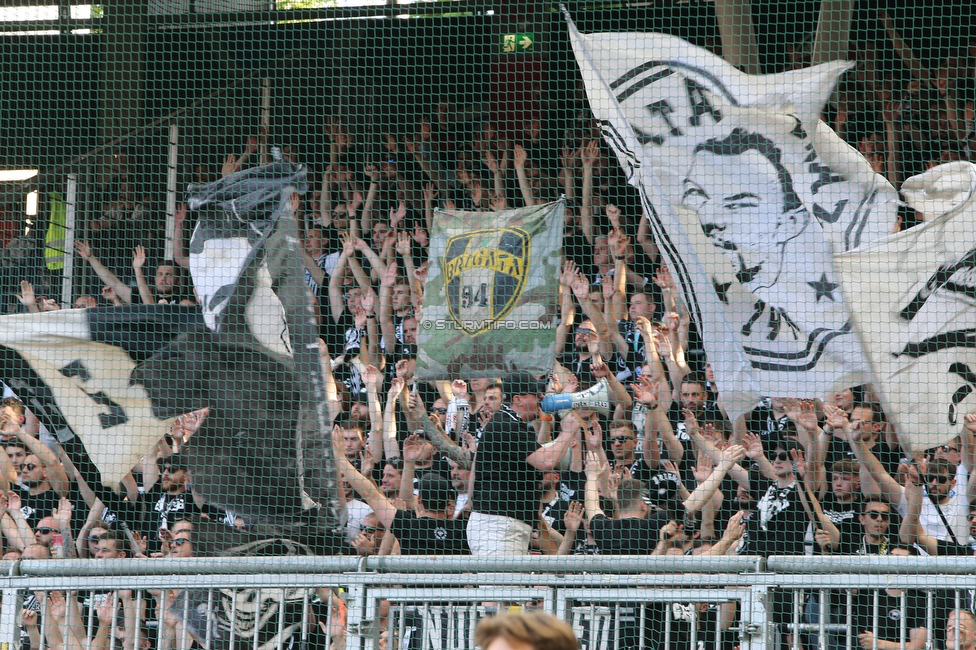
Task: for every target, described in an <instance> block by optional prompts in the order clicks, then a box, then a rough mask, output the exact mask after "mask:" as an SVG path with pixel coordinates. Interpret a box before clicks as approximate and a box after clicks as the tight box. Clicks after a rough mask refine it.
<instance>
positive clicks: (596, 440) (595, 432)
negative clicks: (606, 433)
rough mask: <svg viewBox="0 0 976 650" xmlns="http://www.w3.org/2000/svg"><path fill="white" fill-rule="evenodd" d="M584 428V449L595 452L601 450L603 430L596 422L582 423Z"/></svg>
mask: <svg viewBox="0 0 976 650" xmlns="http://www.w3.org/2000/svg"><path fill="white" fill-rule="evenodd" d="M584 426H585V427H586V448H587V449H590V450H593V451H596V450H597V449H602V448H603V429H602V428H601V427H600V423H599V422H597V421H596V420H593V421H590V422H586V423H584Z"/></svg>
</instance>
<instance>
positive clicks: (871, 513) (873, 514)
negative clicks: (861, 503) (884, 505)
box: [864, 510, 891, 521]
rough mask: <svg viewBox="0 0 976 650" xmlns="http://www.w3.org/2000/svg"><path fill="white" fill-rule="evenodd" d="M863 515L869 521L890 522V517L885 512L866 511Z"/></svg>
mask: <svg viewBox="0 0 976 650" xmlns="http://www.w3.org/2000/svg"><path fill="white" fill-rule="evenodd" d="M864 514H866V515H867V516H868V517H870V518H871V519H874V520H875V521H878V520H879V519H880V520H881V521H890V520H891V515H889V514H888V513H887V512H881V511H879V510H868V511H867V512H865V513H864Z"/></svg>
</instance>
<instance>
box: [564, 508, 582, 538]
mask: <svg viewBox="0 0 976 650" xmlns="http://www.w3.org/2000/svg"><path fill="white" fill-rule="evenodd" d="M563 524H565V525H566V532H569V531H573V532H574V533H575V532H576V531H578V530H579V528H580V526H582V525H583V504H582V503H580V502H579V501H573V502H571V503H570V504H569V508H568V509H567V510H566V514H564V515H563Z"/></svg>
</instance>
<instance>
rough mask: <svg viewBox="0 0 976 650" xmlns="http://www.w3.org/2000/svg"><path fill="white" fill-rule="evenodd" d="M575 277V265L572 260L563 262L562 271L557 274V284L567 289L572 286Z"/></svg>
mask: <svg viewBox="0 0 976 650" xmlns="http://www.w3.org/2000/svg"><path fill="white" fill-rule="evenodd" d="M575 277H576V263H575V262H574V261H573V260H565V261H564V262H563V268H562V271H561V272H560V273H559V284H561V285H563V286H564V287H569V286H571V285H572V284H573V278H575Z"/></svg>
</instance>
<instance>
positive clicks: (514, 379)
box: [502, 371, 546, 399]
mask: <svg viewBox="0 0 976 650" xmlns="http://www.w3.org/2000/svg"><path fill="white" fill-rule="evenodd" d="M545 392H546V380H545V379H536V378H535V377H533V376H532V374H530V373H528V372H525V371H522V372H513V373H511V374H509V375H506V376H505V377H504V379H502V393H504V394H505V399H512V398H513V397H514V396H516V395H541V394H542V393H545Z"/></svg>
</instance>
